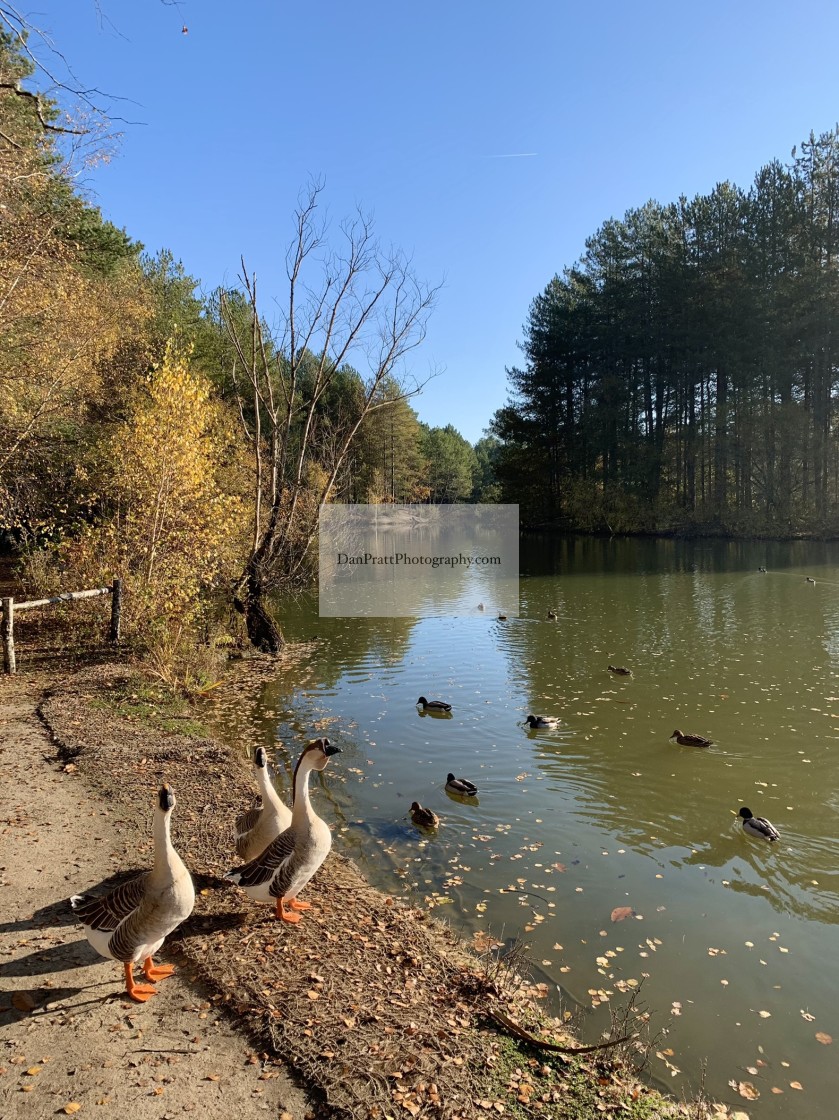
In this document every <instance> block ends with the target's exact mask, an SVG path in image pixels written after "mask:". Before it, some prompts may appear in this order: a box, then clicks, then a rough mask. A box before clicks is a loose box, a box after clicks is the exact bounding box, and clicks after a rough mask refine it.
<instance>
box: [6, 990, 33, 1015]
mask: <svg viewBox="0 0 839 1120" xmlns="http://www.w3.org/2000/svg"><path fill="white" fill-rule="evenodd" d="M12 1006H13V1007H16V1008H17V1010H18V1011H32V1009H33V1008H34V1007H35V1000H34V999H33V998H32V996H31V995H30V994H29V992H15V993H14V995H13V996H12Z"/></svg>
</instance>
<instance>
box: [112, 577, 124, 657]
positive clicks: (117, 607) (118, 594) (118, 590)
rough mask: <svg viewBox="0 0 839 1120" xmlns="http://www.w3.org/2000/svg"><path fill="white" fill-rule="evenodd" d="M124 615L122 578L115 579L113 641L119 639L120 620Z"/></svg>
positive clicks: (113, 591) (113, 592)
mask: <svg viewBox="0 0 839 1120" xmlns="http://www.w3.org/2000/svg"><path fill="white" fill-rule="evenodd" d="M121 615H122V580H121V579H115V580H114V583H113V589H112V591H111V635H110V637H111V641H112V642H118V641H119V622H120V617H121Z"/></svg>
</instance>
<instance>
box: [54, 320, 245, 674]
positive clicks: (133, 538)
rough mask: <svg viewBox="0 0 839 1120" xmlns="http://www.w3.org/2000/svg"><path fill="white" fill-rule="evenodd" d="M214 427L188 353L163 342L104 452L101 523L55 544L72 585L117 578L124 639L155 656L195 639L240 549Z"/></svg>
mask: <svg viewBox="0 0 839 1120" xmlns="http://www.w3.org/2000/svg"><path fill="white" fill-rule="evenodd" d="M220 425H223V421H222V418H221V417H220V416H219V410H218V406H217V405H216V404H215V403H214V402H213V401H212V400H211V391H210V384H209V382H208V381H207V379H206V377H204V376H203V375H202V374H201V373H199V372H197V371H196V370H194V369H193V368H191V366H190V351H189V348H186V349H183V348H182V347H179V343H178V342H177V340H174V341H170V342H169V344H168V345H167V347H166V355H165V357H164V360H163V362H162V363H161V364H160V366H159V367H157V368H156V369H154V370H153V371H152V372H151V374H150V375H149V377H148V380H147V383H146V386H145V387H144V390H143V391H142V392H141V393H138V394H137V398H136V400H135V402H134V403H133V406H132V408H131V412H130V415H129V417H128V419H127V421H126V423H125V424H124V425H123V426H122V427H120V428H118V429H117V430H116V431H115V432H114V434H113V436H112V438H111V440H110V441H109V444H108V446H107V447H106V448H105V450H104V455H103V468H104V469H103V470H102V472H101V473H102V480H103V487H104V492H103V494H102V495H101V508H102V510H103V515H102V516H101V518H100V520H99V523H98V524H96V525H95V526H88V527H87V528H86V529H85V530H84V531H83V532H81V533H80V534H79V536H78V537H77V538H76V539H74V540H71V541H68V542H66V543H65V544H64V545H63V546H62V547H61V554H62V558H63V560H64V562H65V564H66V565H67V568H68V569H69V571H71V572H72V573H73V578H74V579H75V581H76V582H77V583H78V582H79V581H82V582H85V581H90V580H92V581H94V583H98V582H101V581H105V582H107V581H108V580H109V579H110V578H112V577H113V576H114V575H119V576H121V577H122V578H123V580H124V582H125V588H126V598H125V615H124V619H125V630H126V635H127V636H128V637H131V636H135V637H137V636H139V635H142V641H143V644H145V645H146V647H147V648H150V649H152V650H153V651H155V652H156V653H157V655H158V656H160V657H165V656H166V655H167V651H173V652H174V651H175V649H176V647H177V645H178V643H179V642H180V641H181V640H185V639H186V638H187V636H189V635H191V634H192V633H193V631H194V628H195V627H196V626H197V624H198V623H199V621H200V615H201V613H202V610H203V609H204V605H205V601H206V597H207V593H208V592H210V591H211V590H212V589H213V588H214V587H216V586H218V585H219V584H220V583H221V582H222V581H223V580H224V579H225V578H229V577H230V575H231V568H232V565H233V564H234V563H235V560H236V557H237V554H238V551H239V549H240V547H241V531H240V526H242V525H243V523H244V510H243V505H242V502H241V500H240V498H238V497H237V496H236V495H235V494H229V493H225V491H224V490H223V488H222V486H221V485H220V482H219V475H220V473H221V471H222V469H223V465H224V462H223V454H222V452H223V449H224V446H225V444H224V441H223V439H220V438H219V431H218V429H219V427H220ZM105 480H107V481H105Z"/></svg>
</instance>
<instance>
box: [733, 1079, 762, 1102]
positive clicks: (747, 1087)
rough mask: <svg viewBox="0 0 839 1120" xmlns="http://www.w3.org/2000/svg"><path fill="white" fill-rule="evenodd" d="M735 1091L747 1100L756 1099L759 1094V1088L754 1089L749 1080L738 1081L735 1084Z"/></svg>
mask: <svg viewBox="0 0 839 1120" xmlns="http://www.w3.org/2000/svg"><path fill="white" fill-rule="evenodd" d="M737 1092H738V1093H739V1094H740V1096H741V1097H745V1098H746V1100H747V1101H756V1100H757V1098H758V1097H759V1096H760V1089H756V1088H755V1086H754V1085H752V1083H751V1081H740V1082H739V1083H738V1085H737Z"/></svg>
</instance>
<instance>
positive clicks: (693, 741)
mask: <svg viewBox="0 0 839 1120" xmlns="http://www.w3.org/2000/svg"><path fill="white" fill-rule="evenodd" d="M670 738H671V739H675V740H676V742H677V743H679V744H680V745H681V746H683V747H710V746H711V744H712V743H713V741H714V740H713V739H706V738H705V736H704V735H686V734H685V733H684V731H679V729H678V728H677V729H676V730H675V731H674V732H673V734H672V735H671V736H670Z"/></svg>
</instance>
